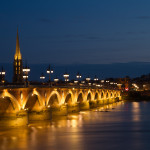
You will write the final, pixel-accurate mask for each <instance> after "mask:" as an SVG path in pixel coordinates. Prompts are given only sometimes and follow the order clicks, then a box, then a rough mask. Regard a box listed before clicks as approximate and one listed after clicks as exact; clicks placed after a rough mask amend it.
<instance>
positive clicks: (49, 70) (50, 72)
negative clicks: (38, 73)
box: [46, 65, 54, 84]
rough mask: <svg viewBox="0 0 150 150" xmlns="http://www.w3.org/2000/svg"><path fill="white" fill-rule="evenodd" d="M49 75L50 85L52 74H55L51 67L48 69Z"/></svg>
mask: <svg viewBox="0 0 150 150" xmlns="http://www.w3.org/2000/svg"><path fill="white" fill-rule="evenodd" d="M46 72H47V74H49V84H50V83H51V74H53V73H54V71H53V70H52V69H51V66H50V65H49V66H48V68H47V71H46Z"/></svg>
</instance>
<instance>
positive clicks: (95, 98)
mask: <svg viewBox="0 0 150 150" xmlns="http://www.w3.org/2000/svg"><path fill="white" fill-rule="evenodd" d="M98 99H99V94H98V92H96V93H95V97H94V100H98Z"/></svg>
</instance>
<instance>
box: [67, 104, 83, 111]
mask: <svg viewBox="0 0 150 150" xmlns="http://www.w3.org/2000/svg"><path fill="white" fill-rule="evenodd" d="M79 111H80V108H79V103H75V104H71V105H67V112H68V113H78V112H79Z"/></svg>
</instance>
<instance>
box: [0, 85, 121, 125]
mask: <svg viewBox="0 0 150 150" xmlns="http://www.w3.org/2000/svg"><path fill="white" fill-rule="evenodd" d="M119 100H121V93H120V91H119V90H109V89H99V88H93V89H92V88H90V87H80V88H79V87H69V86H68V87H44V86H41V87H27V88H24V87H23V88H21V87H20V88H17V87H11V88H10V87H9V88H1V89H0V116H1V118H5V119H1V122H2V123H1V125H3V121H4V120H7V119H6V118H8V120H9V124H18V122H19V124H20V123H21V124H27V123H28V120H29V121H30V120H48V119H51V118H52V117H53V116H58V115H67V114H68V113H75V112H79V111H81V110H87V109H90V108H96V107H100V106H104V105H107V104H111V103H114V102H116V101H119ZM27 116H28V117H27ZM12 118H14V119H12ZM10 120H11V121H10Z"/></svg>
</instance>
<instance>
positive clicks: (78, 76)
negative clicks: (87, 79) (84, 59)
mask: <svg viewBox="0 0 150 150" xmlns="http://www.w3.org/2000/svg"><path fill="white" fill-rule="evenodd" d="M76 78H77V80H79V79H81V78H82V76H81V74H79V72H78V73H77V75H76Z"/></svg>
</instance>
